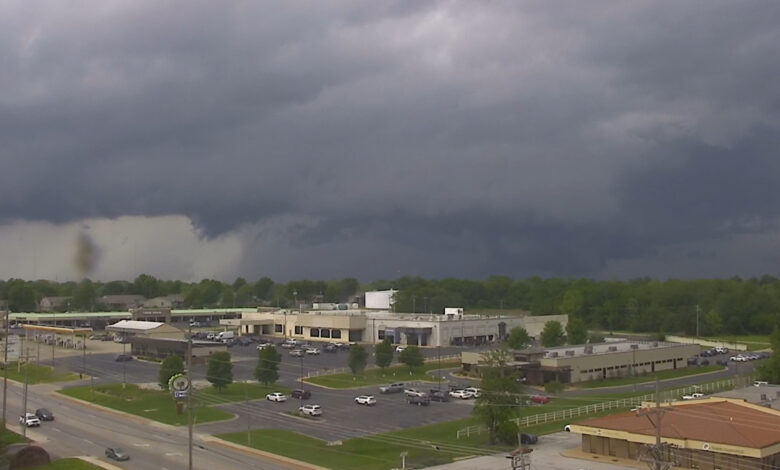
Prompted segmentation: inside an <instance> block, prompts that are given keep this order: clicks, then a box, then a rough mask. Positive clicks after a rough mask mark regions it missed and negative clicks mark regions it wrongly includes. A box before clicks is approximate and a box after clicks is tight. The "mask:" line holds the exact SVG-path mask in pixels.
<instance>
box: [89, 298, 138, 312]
mask: <svg viewBox="0 0 780 470" xmlns="http://www.w3.org/2000/svg"><path fill="white" fill-rule="evenodd" d="M144 300H146V297H144V296H143V295H104V296H103V297H101V298H100V303H102V304H103V305H105V306H106V308H108V309H110V310H117V311H119V310H130V309H131V308H138V307H140V306H141V304H142V303H143V302H144Z"/></svg>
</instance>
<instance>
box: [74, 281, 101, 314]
mask: <svg viewBox="0 0 780 470" xmlns="http://www.w3.org/2000/svg"><path fill="white" fill-rule="evenodd" d="M96 296H97V293H96V290H95V284H94V283H93V282H92V281H90V280H89V279H84V280H83V281H81V282H80V283H79V285H78V287H76V289H75V290H74V291H73V298H72V299H71V301H70V310H74V309H75V310H80V311H82V312H91V311H92V310H93V307H94V306H95V300H96Z"/></svg>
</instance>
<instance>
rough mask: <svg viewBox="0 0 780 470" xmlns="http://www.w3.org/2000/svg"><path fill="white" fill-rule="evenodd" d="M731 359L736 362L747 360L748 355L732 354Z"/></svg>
mask: <svg viewBox="0 0 780 470" xmlns="http://www.w3.org/2000/svg"><path fill="white" fill-rule="evenodd" d="M729 361H734V362H747V357H745V356H743V355H742V354H737V355H736V356H731V357H730V358H729Z"/></svg>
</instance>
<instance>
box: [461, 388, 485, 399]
mask: <svg viewBox="0 0 780 470" xmlns="http://www.w3.org/2000/svg"><path fill="white" fill-rule="evenodd" d="M464 390H466V391H467V392H471V394H472V395H474V398H479V396H480V395H482V390H480V389H478V388H477V387H468V388H466V389H464Z"/></svg>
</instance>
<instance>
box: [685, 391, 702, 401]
mask: <svg viewBox="0 0 780 470" xmlns="http://www.w3.org/2000/svg"><path fill="white" fill-rule="evenodd" d="M699 398H704V394H703V393H699V392H696V393H691V394H690V395H683V396H682V399H683V400H698V399H699Z"/></svg>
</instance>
